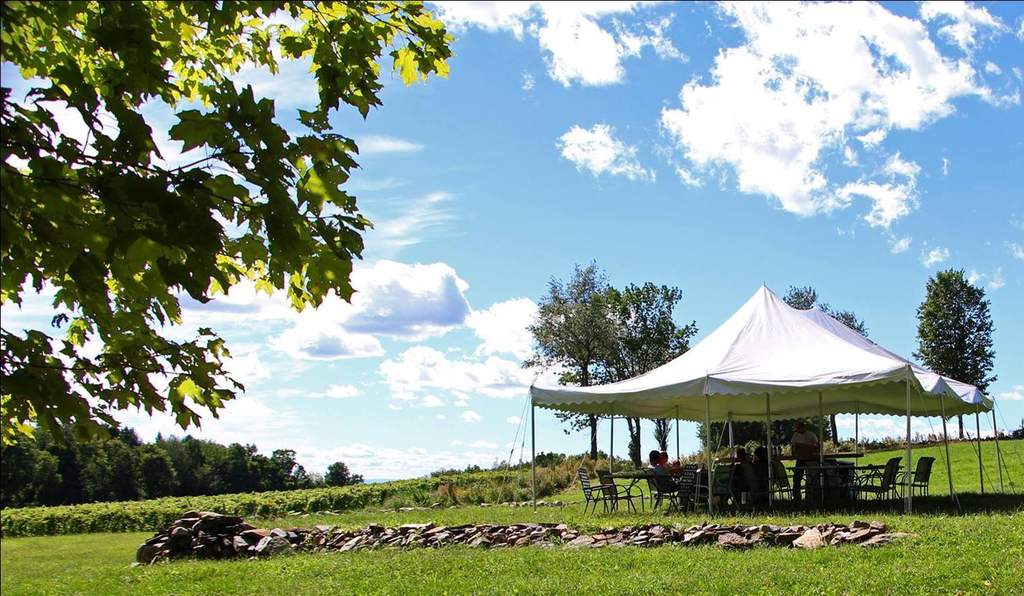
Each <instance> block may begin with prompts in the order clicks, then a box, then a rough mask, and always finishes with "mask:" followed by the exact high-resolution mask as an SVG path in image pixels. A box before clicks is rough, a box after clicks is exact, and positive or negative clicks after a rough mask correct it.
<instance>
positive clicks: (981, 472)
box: [974, 404, 985, 494]
mask: <svg viewBox="0 0 1024 596" xmlns="http://www.w3.org/2000/svg"><path fill="white" fill-rule="evenodd" d="M978 412H979V409H978V404H974V434H975V435H976V436H977V437H978V482H979V483H981V494H985V468H984V467H983V466H982V464H981V416H980V415H979V414H978Z"/></svg>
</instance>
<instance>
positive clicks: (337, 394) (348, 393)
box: [324, 385, 359, 399]
mask: <svg viewBox="0 0 1024 596" xmlns="http://www.w3.org/2000/svg"><path fill="white" fill-rule="evenodd" d="M324 393H325V395H326V396H327V397H329V398H331V399H347V398H349V397H356V396H357V395H359V389H358V388H357V387H356V386H354V385H328V386H327V391H325V392H324Z"/></svg>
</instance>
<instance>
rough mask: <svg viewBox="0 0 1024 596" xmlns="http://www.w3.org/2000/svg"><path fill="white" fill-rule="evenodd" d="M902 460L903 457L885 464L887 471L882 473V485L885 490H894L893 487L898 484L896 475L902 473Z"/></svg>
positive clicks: (892, 459)
mask: <svg viewBox="0 0 1024 596" xmlns="http://www.w3.org/2000/svg"><path fill="white" fill-rule="evenodd" d="M902 460H903V458H902V457H893V458H891V459H890V460H889V461H887V462H885V471H884V472H882V482H881V483H880V485H881V487H882V488H883V489H885V490H888V489H890V488H892V485H893V484H894V483H895V482H896V475H897V474H899V472H900V462H901V461H902Z"/></svg>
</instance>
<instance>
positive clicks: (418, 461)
mask: <svg viewBox="0 0 1024 596" xmlns="http://www.w3.org/2000/svg"><path fill="white" fill-rule="evenodd" d="M452 447H453V449H446V450H441V451H429V450H427V449H424V448H422V447H376V446H372V445H366V444H363V443H355V444H351V445H343V446H340V447H334V448H331V449H315V448H307V449H297V450H296V451H297V454H296V458H297V459H298V460H299V461H300V462H301V463H302V464H303V465H304V466H306V469H307V470H310V471H314V472H322V471H324V470H326V469H327V466H329V465H330V464H331V463H332V462H336V461H343V462H345V463H346V464H347V465H348V467H349V468H350V469H351V470H352V471H353V472H354V473H356V474H361V475H362V476H363V477H364V478H366V479H367V480H393V479H397V478H414V477H418V476H425V475H427V474H429V473H431V472H436V471H438V470H442V469H444V470H450V469H463V468H465V467H466V466H469V465H476V466H480V467H489V466H491V465H493V464H494V463H495V461H496V460H498V459H499V458H500V454H499V453H498V452H497V451H495V450H494V449H488V448H477V449H467V450H465V451H462V450H455V449H454V448H455V447H458V446H456V445H453V446H452Z"/></svg>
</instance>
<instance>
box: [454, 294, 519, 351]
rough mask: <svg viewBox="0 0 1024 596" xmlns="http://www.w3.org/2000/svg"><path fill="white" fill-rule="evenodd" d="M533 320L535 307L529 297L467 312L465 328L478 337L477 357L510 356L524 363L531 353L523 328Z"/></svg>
mask: <svg viewBox="0 0 1024 596" xmlns="http://www.w3.org/2000/svg"><path fill="white" fill-rule="evenodd" d="M536 317H537V305H536V304H535V303H534V302H533V300H530V299H529V298H516V299H513V300H506V301H504V302H497V303H495V304H492V305H491V306H490V307H488V308H486V309H484V310H477V311H473V312H472V313H470V315H469V317H467V318H466V325H468V326H469V328H470V329H472V330H473V332H474V333H476V336H477V337H478V338H480V345H479V347H477V353H479V354H512V355H513V356H515V357H516V358H518V359H520V360H525V359H526V358H528V357H529V356H530V354H531V353H532V352H533V335H532V334H531V333H530V331H529V329H527V327H528V326H529V325H531V324H532V323H533V321H534V320H535V319H536Z"/></svg>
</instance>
